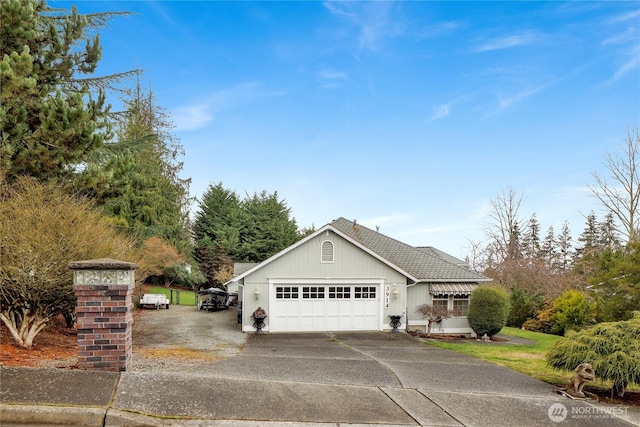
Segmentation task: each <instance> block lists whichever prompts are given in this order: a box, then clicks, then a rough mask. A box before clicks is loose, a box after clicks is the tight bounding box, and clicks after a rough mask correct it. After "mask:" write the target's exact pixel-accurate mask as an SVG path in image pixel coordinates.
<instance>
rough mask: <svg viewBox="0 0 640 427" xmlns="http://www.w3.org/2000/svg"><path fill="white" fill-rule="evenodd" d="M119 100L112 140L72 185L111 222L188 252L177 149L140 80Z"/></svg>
mask: <svg viewBox="0 0 640 427" xmlns="http://www.w3.org/2000/svg"><path fill="white" fill-rule="evenodd" d="M122 102H123V105H124V107H125V111H124V113H122V114H120V115H119V116H118V117H117V119H116V121H115V125H116V127H115V134H116V142H113V143H108V144H105V146H104V147H103V148H102V149H101V150H98V151H97V152H96V153H94V155H93V156H91V158H90V159H89V160H88V161H87V162H86V166H85V170H84V171H83V172H82V173H81V174H80V176H79V178H78V180H77V182H76V186H77V187H79V188H80V189H81V190H82V191H84V192H85V193H86V194H88V195H89V196H90V197H92V198H94V199H95V200H97V201H98V203H99V204H100V205H101V206H103V212H104V213H105V214H106V215H107V216H108V217H110V218H111V220H112V222H113V223H115V224H117V225H120V226H122V227H124V228H126V229H128V231H129V232H130V233H132V234H135V235H137V236H138V237H140V238H141V239H143V240H146V239H147V238H149V237H152V236H155V237H160V238H162V239H163V240H165V241H167V242H168V243H170V244H171V245H173V246H175V247H176V248H178V249H179V250H180V251H181V252H182V253H184V254H187V253H189V252H190V250H191V249H190V239H189V235H188V231H187V215H188V209H189V203H190V199H189V194H188V192H189V183H190V180H184V179H181V178H180V176H179V173H180V171H181V170H182V163H181V162H179V161H178V157H179V156H180V155H181V154H183V150H182V146H181V145H180V143H179V141H177V140H176V139H175V137H174V136H173V135H172V134H171V129H172V128H173V125H172V124H171V122H170V121H169V119H168V116H167V114H166V113H165V112H164V110H163V109H162V108H161V107H159V106H157V105H156V102H155V99H154V97H153V93H152V92H151V91H145V90H143V89H142V88H141V86H140V83H139V82H138V83H137V84H136V86H135V89H134V90H133V91H132V92H131V94H130V95H129V97H126V98H123V99H122Z"/></svg>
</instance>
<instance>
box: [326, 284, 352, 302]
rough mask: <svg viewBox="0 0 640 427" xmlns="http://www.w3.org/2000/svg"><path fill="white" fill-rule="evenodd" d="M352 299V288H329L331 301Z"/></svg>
mask: <svg viewBox="0 0 640 427" xmlns="http://www.w3.org/2000/svg"><path fill="white" fill-rule="evenodd" d="M349 298H351V286H329V299H349Z"/></svg>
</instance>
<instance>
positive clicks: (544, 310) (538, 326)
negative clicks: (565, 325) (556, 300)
mask: <svg viewBox="0 0 640 427" xmlns="http://www.w3.org/2000/svg"><path fill="white" fill-rule="evenodd" d="M553 313H554V309H553V302H552V301H548V300H545V301H544V302H543V303H542V307H540V311H539V312H538V314H537V315H536V317H534V318H532V319H529V320H527V321H526V322H524V324H523V325H522V327H523V328H524V329H526V330H527V331H534V332H542V333H543V334H550V333H551V329H553V325H554V324H555V323H554V322H553Z"/></svg>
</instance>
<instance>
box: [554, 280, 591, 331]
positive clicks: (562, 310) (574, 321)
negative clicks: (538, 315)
mask: <svg viewBox="0 0 640 427" xmlns="http://www.w3.org/2000/svg"><path fill="white" fill-rule="evenodd" d="M553 309H554V312H553V314H552V315H551V320H553V323H554V324H553V326H552V328H551V332H552V333H554V334H557V335H564V334H565V332H566V331H569V330H571V331H577V330H580V329H582V328H584V327H586V326H589V325H593V324H594V323H595V314H596V307H595V304H594V303H592V302H591V301H589V300H588V299H587V297H586V296H585V295H584V294H583V293H582V292H580V291H575V290H568V291H566V292H565V293H563V294H562V295H560V296H559V297H558V298H556V299H555V301H554V302H553Z"/></svg>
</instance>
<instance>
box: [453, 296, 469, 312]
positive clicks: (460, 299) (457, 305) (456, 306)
mask: <svg viewBox="0 0 640 427" xmlns="http://www.w3.org/2000/svg"><path fill="white" fill-rule="evenodd" d="M468 311H469V295H455V296H454V297H453V315H454V316H456V317H466V316H467V312H468Z"/></svg>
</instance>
